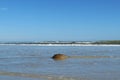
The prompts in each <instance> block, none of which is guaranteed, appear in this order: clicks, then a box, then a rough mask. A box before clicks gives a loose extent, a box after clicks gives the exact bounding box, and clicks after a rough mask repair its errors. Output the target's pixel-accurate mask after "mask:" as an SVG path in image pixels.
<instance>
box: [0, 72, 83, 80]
mask: <svg viewBox="0 0 120 80" xmlns="http://www.w3.org/2000/svg"><path fill="white" fill-rule="evenodd" d="M1 75H2V76H13V77H28V78H38V79H45V80H79V79H73V78H70V77H64V76H59V77H57V76H45V75H38V74H29V73H19V72H6V71H0V76H1ZM82 80H84V79H82Z"/></svg>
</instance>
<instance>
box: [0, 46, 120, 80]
mask: <svg viewBox="0 0 120 80" xmlns="http://www.w3.org/2000/svg"><path fill="white" fill-rule="evenodd" d="M57 53H62V54H65V55H68V56H70V58H68V59H66V60H60V61H56V60H53V59H51V57H52V56H53V55H54V54H57ZM0 80H120V46H29V45H27V46H26V45H0Z"/></svg>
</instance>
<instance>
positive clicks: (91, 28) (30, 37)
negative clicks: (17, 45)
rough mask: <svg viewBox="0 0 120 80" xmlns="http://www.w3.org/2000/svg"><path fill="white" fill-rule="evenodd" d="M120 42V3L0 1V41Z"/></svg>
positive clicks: (116, 0)
mask: <svg viewBox="0 0 120 80" xmlns="http://www.w3.org/2000/svg"><path fill="white" fill-rule="evenodd" d="M44 40H45V41H50V40H62V41H69V40H70V41H72V40H74V41H78V40H85V41H86V40H120V0H0V41H44Z"/></svg>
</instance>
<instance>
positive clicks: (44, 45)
mask: <svg viewBox="0 0 120 80" xmlns="http://www.w3.org/2000/svg"><path fill="white" fill-rule="evenodd" d="M0 45H16V46H17V45H18V46H120V44H0Z"/></svg>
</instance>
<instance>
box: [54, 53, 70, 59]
mask: <svg viewBox="0 0 120 80" xmlns="http://www.w3.org/2000/svg"><path fill="white" fill-rule="evenodd" d="M52 58H53V59H55V60H64V59H67V58H68V56H66V55H64V54H55V55H54V56H53V57H52Z"/></svg>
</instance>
